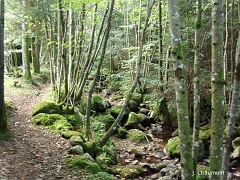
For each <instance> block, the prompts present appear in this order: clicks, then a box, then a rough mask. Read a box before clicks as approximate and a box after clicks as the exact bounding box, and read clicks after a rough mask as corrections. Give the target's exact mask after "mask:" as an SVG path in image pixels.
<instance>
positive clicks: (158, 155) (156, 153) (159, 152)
mask: <svg viewBox="0 0 240 180" xmlns="http://www.w3.org/2000/svg"><path fill="white" fill-rule="evenodd" d="M164 156H165V154H164V152H163V150H157V151H156V152H155V153H154V157H155V158H158V159H161V158H162V157H164Z"/></svg>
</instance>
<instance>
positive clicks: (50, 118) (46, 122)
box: [31, 113, 67, 126]
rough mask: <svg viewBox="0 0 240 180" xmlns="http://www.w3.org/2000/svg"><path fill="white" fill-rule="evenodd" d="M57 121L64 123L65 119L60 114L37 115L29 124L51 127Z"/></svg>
mask: <svg viewBox="0 0 240 180" xmlns="http://www.w3.org/2000/svg"><path fill="white" fill-rule="evenodd" d="M57 120H63V121H66V120H67V119H66V118H65V117H64V116H62V115H60V114H46V113H39V114H37V115H36V116H33V117H32V120H31V122H32V123H33V124H35V125H42V126H51V125H53V124H54V122H55V121H57Z"/></svg>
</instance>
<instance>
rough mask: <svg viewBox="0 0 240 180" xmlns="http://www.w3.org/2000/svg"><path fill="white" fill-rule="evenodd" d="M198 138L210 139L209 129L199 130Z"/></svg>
mask: <svg viewBox="0 0 240 180" xmlns="http://www.w3.org/2000/svg"><path fill="white" fill-rule="evenodd" d="M199 138H200V139H201V140H203V141H204V140H210V139H211V129H206V130H199Z"/></svg>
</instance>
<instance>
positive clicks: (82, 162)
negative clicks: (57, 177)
mask: <svg viewBox="0 0 240 180" xmlns="http://www.w3.org/2000/svg"><path fill="white" fill-rule="evenodd" d="M67 168H69V169H72V170H74V171H78V170H79V169H84V170H86V172H88V173H92V174H96V173H98V172H100V171H101V170H100V167H99V166H98V164H97V163H96V162H92V161H90V160H88V159H87V158H86V157H84V156H76V157H74V158H71V159H69V160H67Z"/></svg>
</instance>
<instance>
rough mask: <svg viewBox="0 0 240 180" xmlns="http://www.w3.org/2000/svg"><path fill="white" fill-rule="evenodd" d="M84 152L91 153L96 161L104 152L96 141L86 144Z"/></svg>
mask: <svg viewBox="0 0 240 180" xmlns="http://www.w3.org/2000/svg"><path fill="white" fill-rule="evenodd" d="M83 149H84V152H87V153H89V154H90V155H91V156H92V157H93V158H94V159H95V158H96V157H97V155H99V154H100V153H101V152H102V149H101V148H100V147H99V146H98V145H97V143H96V142H95V141H90V142H86V143H85V144H84V145H83Z"/></svg>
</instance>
